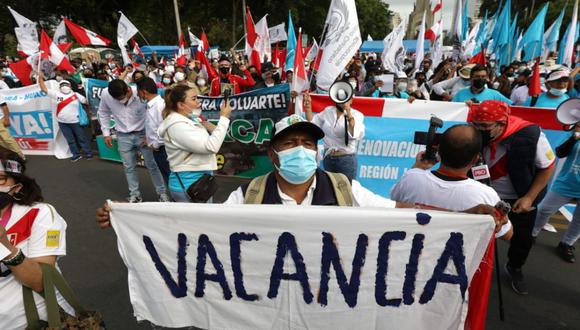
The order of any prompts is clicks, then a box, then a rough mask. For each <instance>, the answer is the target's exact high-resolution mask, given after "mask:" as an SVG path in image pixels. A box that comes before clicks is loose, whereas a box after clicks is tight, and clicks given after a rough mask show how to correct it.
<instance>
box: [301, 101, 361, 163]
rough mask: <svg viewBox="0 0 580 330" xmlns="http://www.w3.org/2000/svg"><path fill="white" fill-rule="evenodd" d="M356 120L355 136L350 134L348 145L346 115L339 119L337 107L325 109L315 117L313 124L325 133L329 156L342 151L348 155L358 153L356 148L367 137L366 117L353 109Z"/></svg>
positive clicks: (325, 144) (352, 113)
mask: <svg viewBox="0 0 580 330" xmlns="http://www.w3.org/2000/svg"><path fill="white" fill-rule="evenodd" d="M351 115H352V117H353V118H354V134H350V131H349V132H348V145H345V143H344V134H345V122H344V115H343V116H340V117H338V114H337V110H336V107H335V106H330V107H327V108H326V109H324V110H323V111H322V112H320V113H319V114H317V115H315V116H314V118H313V119H312V123H314V124H316V125H317V126H318V127H320V128H321V129H322V131H323V132H324V139H323V142H324V150H325V153H326V154H328V153H330V152H333V151H340V152H344V153H346V154H354V153H356V147H357V144H358V142H359V141H360V140H362V138H363V137H364V135H365V125H364V118H365V117H364V115H363V114H362V113H361V112H360V111H358V110H355V109H351Z"/></svg>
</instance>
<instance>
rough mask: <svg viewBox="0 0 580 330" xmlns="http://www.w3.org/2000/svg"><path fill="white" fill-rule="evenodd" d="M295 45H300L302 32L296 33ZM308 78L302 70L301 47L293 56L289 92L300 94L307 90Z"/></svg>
mask: <svg viewBox="0 0 580 330" xmlns="http://www.w3.org/2000/svg"><path fill="white" fill-rule="evenodd" d="M296 44H297V45H302V31H299V32H298V41H297V42H296ZM309 85H310V84H309V83H308V76H307V75H306V69H305V68H304V56H303V54H302V47H296V54H295V55H294V77H293V79H292V87H291V89H290V90H291V91H294V92H296V93H298V94H301V93H302V92H303V91H305V90H308V89H309V88H308V87H309Z"/></svg>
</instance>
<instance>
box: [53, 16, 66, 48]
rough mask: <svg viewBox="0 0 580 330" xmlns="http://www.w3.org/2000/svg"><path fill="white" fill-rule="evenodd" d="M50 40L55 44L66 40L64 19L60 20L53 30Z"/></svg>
mask: <svg viewBox="0 0 580 330" xmlns="http://www.w3.org/2000/svg"><path fill="white" fill-rule="evenodd" d="M52 41H53V42H54V43H55V44H57V45H58V44H65V43H67V42H68V37H67V35H66V24H65V23H64V20H61V21H60V23H59V24H58V26H57V27H56V30H55V31H54V36H53V37H52Z"/></svg>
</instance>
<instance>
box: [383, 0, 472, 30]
mask: <svg viewBox="0 0 580 330" xmlns="http://www.w3.org/2000/svg"><path fill="white" fill-rule="evenodd" d="M383 1H384V2H385V3H388V4H389V8H390V9H391V10H392V11H394V12H398V13H399V14H400V15H401V18H403V19H405V20H408V19H409V14H410V13H411V11H412V10H413V5H414V4H415V1H414V0H383ZM455 2H456V0H443V29H444V30H449V29H450V28H451V24H452V21H453V7H454V6H455ZM468 2H469V15H470V16H473V13H474V12H477V10H479V8H475V6H476V5H475V0H468ZM431 3H432V5H433V7H434V6H435V4H436V3H437V0H431ZM435 19H436V20H437V19H439V13H437V14H436V17H435ZM426 28H427V29H428V28H430V27H429V26H428V27H426Z"/></svg>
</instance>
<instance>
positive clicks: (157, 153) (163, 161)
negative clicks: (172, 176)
mask: <svg viewBox="0 0 580 330" xmlns="http://www.w3.org/2000/svg"><path fill="white" fill-rule="evenodd" d="M153 158H155V163H157V167H159V171H160V172H161V175H162V176H163V179H164V180H165V183H167V182H169V173H171V170H170V169H169V162H168V161H167V152H166V151H165V146H160V147H159V149H158V150H153Z"/></svg>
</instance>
